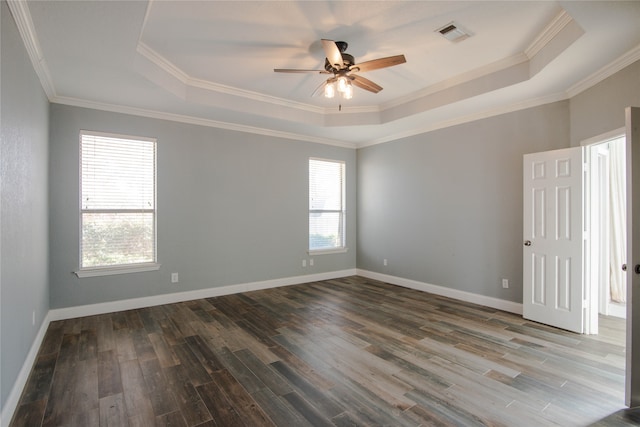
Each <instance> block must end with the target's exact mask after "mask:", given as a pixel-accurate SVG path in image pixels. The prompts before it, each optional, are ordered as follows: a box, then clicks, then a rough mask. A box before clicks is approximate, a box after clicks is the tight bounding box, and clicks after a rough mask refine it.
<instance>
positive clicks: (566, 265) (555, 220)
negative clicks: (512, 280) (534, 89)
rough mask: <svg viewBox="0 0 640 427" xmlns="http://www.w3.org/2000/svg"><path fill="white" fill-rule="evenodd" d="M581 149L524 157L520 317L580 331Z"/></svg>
mask: <svg viewBox="0 0 640 427" xmlns="http://www.w3.org/2000/svg"><path fill="white" fill-rule="evenodd" d="M582 165H583V150H582V148H581V147H575V148H568V149H563V150H555V151H548V152H544V153H534V154H527V155H525V156H524V240H525V246H524V252H523V260H524V266H523V270H524V277H523V288H524V289H523V294H524V301H523V316H524V317H525V318H526V319H530V320H534V321H536V322H540V323H545V324H548V325H552V326H556V327H559V328H563V329H568V330H570V331H574V332H578V333H582V332H583V327H584V316H583V301H582V300H583V268H582V267H583V259H582V253H583V246H584V245H583V240H584V237H583V232H582V231H583V226H582V223H583V220H582V199H583V194H582V182H583V166H582Z"/></svg>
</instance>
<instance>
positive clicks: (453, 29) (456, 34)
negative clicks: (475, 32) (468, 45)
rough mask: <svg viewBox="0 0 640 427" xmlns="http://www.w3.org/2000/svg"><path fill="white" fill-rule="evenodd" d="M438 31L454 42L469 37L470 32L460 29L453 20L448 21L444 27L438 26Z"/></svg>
mask: <svg viewBox="0 0 640 427" xmlns="http://www.w3.org/2000/svg"><path fill="white" fill-rule="evenodd" d="M436 31H437V32H439V33H440V34H442V37H444V38H445V39H447V40H449V41H452V42H459V41H462V40H464V39H466V38H467V37H469V34H468V33H466V32H465V31H464V30H462V29H460V28H459V27H458V26H457V25H456V24H454V23H453V22H450V23H448V24H447V25H445V26H444V27H441V28H438V29H437V30H436Z"/></svg>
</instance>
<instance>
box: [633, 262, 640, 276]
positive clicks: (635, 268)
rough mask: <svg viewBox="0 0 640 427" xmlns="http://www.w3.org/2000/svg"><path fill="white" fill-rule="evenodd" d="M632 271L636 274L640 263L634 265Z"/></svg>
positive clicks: (638, 271) (639, 269)
mask: <svg viewBox="0 0 640 427" xmlns="http://www.w3.org/2000/svg"><path fill="white" fill-rule="evenodd" d="M633 271H634V272H635V273H636V274H640V264H636V266H635V267H633Z"/></svg>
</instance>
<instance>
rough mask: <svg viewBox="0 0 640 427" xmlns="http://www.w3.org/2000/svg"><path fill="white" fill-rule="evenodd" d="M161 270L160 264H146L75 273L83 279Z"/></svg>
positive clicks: (85, 270)
mask: <svg viewBox="0 0 640 427" xmlns="http://www.w3.org/2000/svg"><path fill="white" fill-rule="evenodd" d="M159 269H160V264H157V263H155V262H150V263H145V264H130V265H123V266H114V267H96V268H85V269H81V270H78V271H74V272H73V273H74V274H75V275H76V276H78V277H79V278H83V277H96V276H111V275H113V274H127V273H141V272H144V271H156V270H159Z"/></svg>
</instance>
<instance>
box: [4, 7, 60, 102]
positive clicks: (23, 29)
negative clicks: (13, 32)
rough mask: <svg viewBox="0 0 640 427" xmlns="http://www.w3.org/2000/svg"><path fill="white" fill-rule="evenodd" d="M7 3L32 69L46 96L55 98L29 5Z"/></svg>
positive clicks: (54, 91)
mask: <svg viewBox="0 0 640 427" xmlns="http://www.w3.org/2000/svg"><path fill="white" fill-rule="evenodd" d="M7 5H8V6H9V10H10V11H11V15H13V19H14V21H15V23H16V26H17V27H18V32H19V33H20V37H21V38H22V43H24V46H25V48H26V50H27V55H29V59H30V60H31V64H32V65H33V69H34V70H35V72H36V75H37V76H38V79H39V80H40V85H41V86H42V89H43V90H44V92H45V93H46V95H47V98H48V99H49V100H51V99H52V98H55V96H56V90H55V87H54V85H53V80H52V78H51V74H50V73H49V68H48V67H47V63H46V61H45V60H44V57H43V55H42V48H41V47H40V42H38V36H37V33H36V31H35V27H34V25H33V20H32V19H31V13H30V12H29V6H28V4H27V2H26V1H21V0H7Z"/></svg>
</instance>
